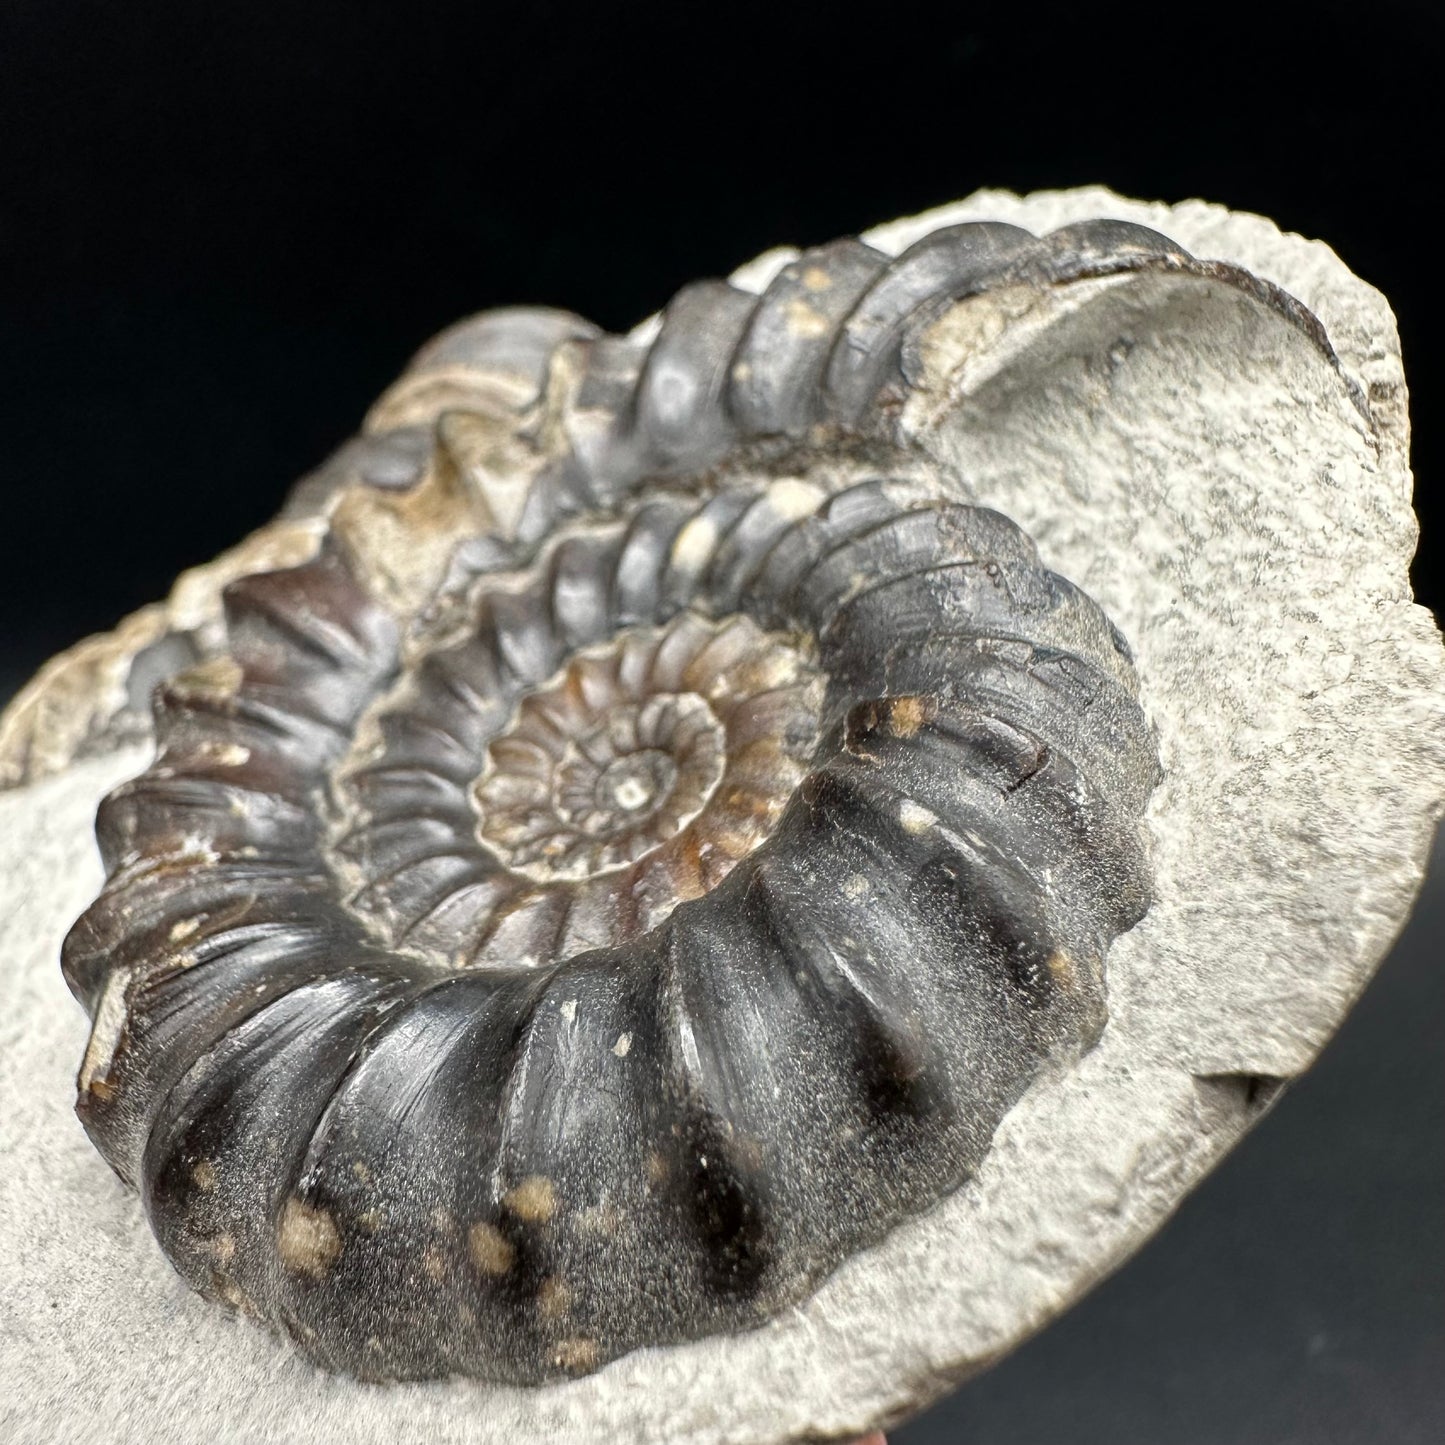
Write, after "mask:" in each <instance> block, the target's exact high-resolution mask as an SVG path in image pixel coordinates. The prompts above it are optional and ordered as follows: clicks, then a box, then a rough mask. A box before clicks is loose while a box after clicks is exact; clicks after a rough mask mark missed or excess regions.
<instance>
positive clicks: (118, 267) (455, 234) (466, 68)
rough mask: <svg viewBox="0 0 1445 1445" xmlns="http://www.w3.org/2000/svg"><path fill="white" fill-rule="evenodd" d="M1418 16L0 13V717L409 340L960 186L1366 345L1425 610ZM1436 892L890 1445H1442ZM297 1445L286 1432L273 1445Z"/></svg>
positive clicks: (243, 519) (832, 231)
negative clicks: (1216, 207)
mask: <svg viewBox="0 0 1445 1445" xmlns="http://www.w3.org/2000/svg"><path fill="white" fill-rule="evenodd" d="M1442 42H1445V22H1442V19H1441V18H1440V11H1439V10H1438V9H1436V7H1434V6H1432V5H1429V4H1424V3H1422V4H1418V5H1405V4H1401V3H1390V0H1374V3H1371V4H1362V3H1360V0H1352V3H1349V4H1340V3H1333V0H1316V3H1314V4H1311V5H1308V6H1286V5H1273V6H1272V5H1268V4H1255V5H1247V6H1241V5H1231V6H1227V7H1225V6H1214V7H1198V6H1193V7H1192V6H1187V5H1180V4H1178V3H1172V4H1170V3H1164V0H1159V3H1156V4H1153V5H1151V6H1148V7H1140V8H1138V9H1135V10H1130V9H1129V8H1128V7H1127V6H1121V5H1112V6H1108V7H1101V6H1098V5H1096V4H1082V3H1081V4H1078V5H1076V6H1073V7H1071V8H1068V9H1064V8H1058V7H1045V6H1041V5H1037V4H1028V3H1019V4H1014V5H1006V6H1005V5H991V6H987V7H975V6H970V5H968V4H957V5H954V6H951V7H948V8H942V9H937V10H931V9H929V8H927V7H925V6H920V5H883V4H877V3H874V4H872V5H868V6H859V7H857V8H856V9H844V8H842V7H836V6H834V7H829V6H820V5H817V4H812V5H807V6H796V7H790V6H787V5H784V4H772V5H754V4H745V3H737V4H728V5H700V4H699V5H688V4H685V3H681V0H674V3H672V4H667V5H654V4H641V3H639V4H630V5H615V4H614V5H609V4H602V3H594V4H590V5H576V6H570V5H559V4H546V3H533V4H531V5H528V6H526V7H525V8H524V7H521V6H494V5H488V4H485V3H476V0H473V3H471V4H459V3H455V4H453V3H441V0H394V3H391V4H375V3H352V4H349V5H345V6H343V5H340V4H337V5H322V4H317V3H303V0H292V3H287V4H275V3H263V0H246V3H231V0H209V3H205V4H200V3H196V0H144V3H142V4H132V5H122V4H116V3H114V0H4V4H3V6H0V497H3V509H0V698H3V697H5V696H7V695H8V694H9V692H11V691H13V689H14V688H15V687H16V686H18V685H19V683H20V682H21V681H23V679H24V678H25V677H26V676H27V675H28V674H29V673H30V672H31V671H32V670H33V669H34V668H35V667H36V666H37V665H38V664H39V663H40V662H41V661H43V660H44V658H45V657H46V656H48V655H49V654H50V653H52V652H54V651H56V650H57V649H59V648H61V647H63V646H66V645H67V644H69V643H70V642H72V641H74V640H75V639H76V638H77V637H78V636H80V635H81V634H83V633H86V632H90V631H94V630H98V629H102V628H106V627H109V626H110V625H112V624H113V623H114V622H115V621H116V620H117V619H118V618H119V617H120V616H121V615H122V614H124V613H125V612H127V611H129V610H131V609H133V608H134V607H136V606H139V605H140V604H142V603H145V602H148V601H151V600H153V599H154V598H156V597H159V596H160V595H162V594H163V593H164V592H165V590H166V589H167V587H168V585H169V583H170V581H171V579H172V577H173V576H174V574H175V573H176V571H177V570H178V569H179V568H181V567H183V566H186V565H190V564H193V563H197V562H201V561H204V560H206V559H207V558H209V557H210V556H212V555H213V554H214V553H215V552H217V551H219V550H220V549H221V548H223V547H225V546H227V545H229V544H230V543H232V542H233V541H235V540H236V539H237V538H239V537H240V536H241V535H242V534H243V533H245V532H246V531H248V530H250V529H251V528H253V527H255V526H257V525H259V524H260V523H262V522H263V521H264V520H265V519H266V518H267V517H268V516H269V515H270V514H271V513H272V512H273V511H274V510H275V508H276V507H277V505H278V504H279V502H280V500H281V498H282V495H283V493H284V491H285V489H286V488H287V486H288V485H289V484H290V483H291V482H292V481H293V480H294V479H295V477H297V476H298V475H299V474H300V473H301V472H303V471H305V470H306V469H308V468H309V467H311V466H312V465H314V464H315V463H316V462H317V461H319V460H320V459H321V457H322V456H323V455H324V454H325V453H326V452H327V451H328V450H329V449H330V448H331V447H333V446H334V445H336V444H337V443H338V442H340V441H341V440H342V439H343V438H344V437H345V436H346V435H347V434H348V433H349V432H351V431H352V430H353V429H354V428H355V426H356V424H357V423H358V421H359V419H360V416H361V414H362V412H363V410H364V409H365V407H366V405H367V404H368V403H369V401H370V400H371V399H372V398H373V397H374V396H375V395H376V394H377V393H378V392H379V391H380V390H381V389H382V387H383V386H384V385H385V384H386V383H387V382H388V381H389V380H390V379H391V378H392V377H393V376H394V375H395V373H396V372H397V371H398V370H399V369H400V367H401V365H402V364H403V363H404V361H405V359H406V357H407V355H408V354H409V353H410V352H411V351H412V350H413V349H414V348H415V347H416V346H417V345H419V344H420V343H421V342H422V341H423V340H424V339H425V338H426V337H427V336H428V335H429V334H430V333H431V332H433V331H434V330H436V329H438V328H439V327H441V326H442V325H444V324H446V323H448V322H450V321H452V320H454V319H456V318H457V317H459V316H462V315H464V314H466V313H468V312H471V311H475V310H479V309H481V308H483V307H487V306H492V305H498V304H505V303H514V302H541V303H547V304H552V305H558V306H564V307H570V308H572V309H574V310H576V311H579V312H581V313H583V314H584V315H587V316H589V317H591V318H592V319H594V320H596V321H598V322H600V323H602V324H603V325H605V326H607V327H608V328H609V329H613V330H617V329H625V328H626V327H628V326H630V325H631V324H633V323H634V322H635V321H637V320H638V319H639V318H641V317H642V316H644V315H646V314H647V313H649V312H651V311H653V310H655V309H656V308H657V307H658V306H659V305H660V304H661V303H662V302H664V301H665V300H666V299H667V297H668V296H669V295H670V294H671V293H672V292H673V291H674V290H675V289H676V288H677V287H678V286H679V285H681V284H682V283H683V282H685V281H687V280H690V279H693V278H694V277H697V276H703V275H710V274H723V273H726V272H727V271H728V270H730V269H732V267H734V266H735V265H737V264H738V263H739V262H741V261H743V260H746V259H747V258H749V257H750V256H752V255H754V254H755V253H757V252H758V251H761V250H763V249H765V248H767V247H769V246H772V245H774V244H778V243H780V242H795V243H810V242H816V241H822V240H826V239H829V238H831V237H833V236H836V235H841V234H846V233H852V232H856V231H858V230H860V229H863V228H865V227H867V226H868V225H871V224H873V223H875V222H877V221H880V220H886V219H890V218H892V217H894V216H900V215H906V214H910V213H912V212H915V211H918V210H920V209H922V208H924V207H927V206H930V205H935V204H939V203H941V202H944V201H947V200H952V199H955V198H957V197H960V196H963V195H965V194H967V193H968V192H970V191H972V190H974V189H975V188H977V187H978V186H981V185H993V186H1005V187H1009V188H1011V189H1016V190H1029V189H1033V188H1037V187H1045V186H1066V185H1075V184H1082V183H1085V182H1093V181H1102V182H1105V183H1107V184H1110V185H1112V186H1113V187H1115V188H1116V189H1118V190H1120V191H1122V192H1124V193H1126V194H1132V195H1139V196H1144V197H1148V198H1158V199H1164V200H1180V199H1184V198H1186V197H1189V196H1194V195H1202V196H1204V197H1206V198H1208V199H1211V200H1215V201H1220V202H1224V203H1226V204H1228V205H1230V206H1233V207H1236V208H1241V209H1246V210H1256V211H1261V212H1263V213H1265V214H1267V215H1270V216H1272V217H1273V218H1274V219H1275V220H1277V221H1278V222H1279V223H1280V224H1281V225H1282V226H1284V227H1285V228H1287V229H1290V230H1297V231H1300V232H1303V233H1304V234H1306V235H1310V236H1319V237H1323V238H1324V239H1326V240H1328V241H1329V242H1330V243H1331V244H1332V245H1333V246H1334V247H1335V249H1336V250H1337V251H1338V252H1339V253H1340V254H1341V255H1342V256H1343V257H1344V259H1345V260H1346V262H1347V263H1348V264H1349V265H1350V266H1351V267H1352V268H1353V269H1354V270H1355V271H1356V272H1358V273H1359V274H1360V275H1362V276H1364V277H1365V278H1366V279H1368V280H1370V281H1371V282H1373V283H1374V284H1376V285H1377V286H1379V287H1380V288H1381V289H1382V290H1383V291H1384V292H1385V293H1386V294H1387V295H1388V296H1389V297H1390V299H1391V301H1392V302H1393V304H1394V306H1395V309H1396V312H1397V313H1398V315H1399V320H1400V331H1401V335H1402V338H1403V343H1404V350H1405V357H1406V367H1407V372H1408V375H1409V380H1410V384H1411V390H1412V393H1413V395H1414V397H1415V406H1414V411H1415V419H1416V423H1417V428H1418V431H1417V436H1416V440H1415V452H1414V456H1415V466H1416V473H1417V478H1418V482H1417V494H1416V496H1417V509H1418V511H1419V514H1420V517H1421V521H1422V543H1421V549H1420V554H1419V557H1418V558H1417V563H1416V569H1415V579H1416V586H1417V590H1418V592H1419V594H1420V596H1421V598H1422V600H1424V601H1426V602H1428V603H1429V604H1431V605H1432V606H1434V607H1435V608H1436V609H1437V611H1438V610H1439V609H1441V608H1442V607H1445V594H1442V580H1441V568H1440V565H1439V558H1440V556H1441V554H1442V551H1445V484H1442V481H1441V442H1440V430H1439V428H1438V427H1437V426H1436V425H1435V424H1434V423H1435V417H1436V408H1435V406H1434V405H1433V401H1434V398H1436V397H1437V396H1438V395H1439V386H1440V374H1439V360H1438V356H1439V351H1438V347H1437V346H1435V345H1434V344H1433V343H1434V342H1435V339H1436V338H1437V337H1438V336H1439V335H1440V334H1441V321H1442V318H1441V315H1440V310H1441V308H1440V299H1439V298H1440V281H1439V277H1438V275H1437V273H1436V271H1435V267H1434V251H1435V241H1434V232H1433V230H1432V222H1433V212H1434V203H1435V201H1436V191H1437V189H1438V184H1439V142H1440V134H1439V120H1440V114H1441V105H1440V88H1441V85H1442V80H1441V73H1442V62H1445V43H1442ZM1442 923H1445V853H1442V850H1437V858H1436V865H1435V867H1434V869H1433V870H1432V882H1431V884H1430V885H1429V887H1428V888H1427V893H1426V897H1425V900H1424V901H1423V902H1422V904H1421V906H1420V908H1419V910H1418V911H1417V914H1416V917H1415V920H1414V922H1413V923H1412V925H1411V928H1410V930H1409V932H1408V933H1407V935H1406V937H1405V939H1404V940H1403V941H1402V943H1401V945H1400V946H1399V947H1398V948H1397V950H1396V951H1395V954H1394V955H1393V956H1392V958H1391V960H1390V961H1389V962H1388V963H1387V965H1386V966H1385V968H1384V970H1383V972H1382V974H1381V976H1380V978H1379V980H1378V981H1377V982H1376V983H1375V984H1374V985H1373V986H1372V988H1371V989H1370V991H1369V992H1368V994H1367V995H1366V996H1365V998H1364V1000H1363V1001H1362V1003H1361V1004H1360V1006H1359V1008H1358V1009H1357V1010H1356V1012H1355V1014H1354V1015H1353V1016H1352V1017H1351V1019H1350V1020H1349V1021H1348V1022H1347V1023H1346V1025H1345V1027H1344V1029H1343V1030H1342V1032H1341V1035H1340V1037H1339V1039H1338V1040H1337V1042H1335V1043H1334V1044H1333V1045H1332V1046H1331V1047H1330V1049H1329V1050H1328V1051H1327V1053H1326V1055H1325V1057H1324V1059H1323V1061H1322V1062H1321V1064H1320V1065H1319V1067H1318V1068H1317V1069H1316V1070H1315V1071H1314V1072H1313V1073H1312V1074H1311V1075H1310V1076H1309V1077H1307V1078H1306V1079H1305V1080H1304V1081H1303V1082H1302V1083H1301V1084H1299V1085H1298V1086H1297V1087H1296V1088H1295V1090H1294V1091H1293V1092H1292V1093H1291V1094H1290V1095H1289V1096H1287V1097H1286V1098H1285V1100H1284V1102H1283V1103H1282V1105H1281V1106H1280V1107H1279V1108H1278V1109H1277V1110H1276V1111H1275V1112H1274V1113H1273V1114H1271V1115H1270V1116H1269V1117H1268V1118H1267V1120H1266V1121H1265V1122H1264V1124H1262V1125H1261V1127H1260V1128H1259V1130H1258V1132H1257V1133H1256V1134H1254V1135H1253V1136H1252V1137H1251V1138H1250V1139H1249V1140H1248V1141H1246V1143H1245V1144H1244V1145H1243V1146H1242V1147H1241V1148H1240V1150H1239V1151H1238V1152H1237V1153H1236V1154H1235V1155H1234V1156H1233V1157H1232V1158H1231V1159H1230V1161H1229V1162H1228V1163H1227V1164H1226V1165H1225V1166H1224V1167H1223V1168H1222V1169H1221V1170H1220V1171H1219V1172H1218V1174H1216V1175H1215V1176H1214V1177H1213V1178H1212V1179H1211V1180H1209V1181H1208V1182H1207V1183H1206V1184H1205V1185H1204V1186H1203V1187H1202V1188H1201V1189H1200V1190H1199V1192H1198V1193H1197V1194H1195V1195H1194V1196H1193V1197H1192V1198H1191V1199H1190V1200H1189V1201H1188V1202H1187V1203H1186V1204H1185V1205H1184V1207H1183V1209H1182V1210H1181V1211H1180V1214H1179V1215H1178V1217H1177V1219H1176V1220H1175V1221H1174V1222H1173V1223H1172V1224H1171V1225H1170V1226H1169V1227H1168V1228H1167V1229H1166V1230H1165V1231H1164V1232H1163V1234H1162V1235H1161V1236H1159V1237H1158V1238H1157V1239H1156V1240H1155V1241H1154V1243H1152V1244H1151V1245H1150V1246H1148V1248H1146V1250H1145V1251H1144V1252H1143V1253H1142V1255H1141V1256H1140V1257H1139V1258H1138V1259H1137V1260H1135V1261H1134V1262H1133V1263H1132V1264H1130V1265H1129V1266H1128V1267H1127V1268H1126V1269H1125V1270H1124V1271H1122V1272H1121V1273H1120V1274H1119V1275H1118V1276H1116V1277H1115V1278H1114V1279H1112V1280H1110V1281H1108V1282H1107V1283H1105V1284H1104V1285H1103V1286H1102V1287H1100V1288H1099V1289H1098V1290H1097V1291H1096V1292H1095V1293H1094V1294H1093V1295H1092V1296H1091V1297H1090V1298H1089V1299H1088V1300H1087V1301H1086V1302H1085V1303H1084V1304H1083V1305H1081V1306H1080V1307H1079V1308H1078V1309H1076V1310H1075V1311H1074V1312H1073V1313H1072V1314H1071V1315H1069V1316H1067V1317H1066V1318H1065V1319H1064V1320H1063V1321H1062V1322H1061V1323H1060V1324H1059V1325H1057V1326H1056V1327H1054V1328H1052V1329H1051V1330H1049V1331H1047V1332H1046V1333H1045V1334H1044V1335H1043V1336H1041V1337H1040V1338H1039V1339H1037V1340H1035V1341H1034V1342H1032V1343H1031V1344H1029V1345H1027V1346H1026V1347H1024V1348H1023V1349H1022V1350H1020V1351H1019V1352H1018V1353H1017V1354H1016V1355H1014V1356H1013V1357H1012V1358H1011V1359H1009V1360H1008V1361H1006V1362H1005V1363H1004V1364H1002V1365H1001V1366H999V1367H998V1368H997V1369H996V1370H995V1371H993V1372H992V1373H991V1374H989V1375H987V1376H984V1377H982V1378H981V1379H979V1380H978V1381H976V1382H974V1383H973V1384H971V1385H970V1386H968V1387H967V1388H966V1389H965V1390H963V1391H962V1392H960V1393H959V1394H958V1395H957V1396H955V1397H954V1398H953V1399H952V1400H950V1401H948V1402H947V1403H945V1404H944V1405H942V1406H940V1407H938V1408H937V1409H936V1410H934V1411H933V1412H931V1413H930V1414H929V1415H927V1416H926V1417H924V1418H923V1419H921V1420H920V1421H918V1422H915V1423H914V1424H912V1425H908V1426H904V1427H902V1428H900V1429H899V1430H898V1431H896V1432H895V1434H894V1440H895V1442H896V1445H925V1442H930V1441H933V1442H942V1441H959V1442H969V1445H1004V1442H1020V1445H1023V1442H1031V1445H1048V1442H1055V1441H1058V1442H1070V1445H1093V1442H1099V1445H1132V1442H1139V1445H1185V1442H1188V1445H1204V1442H1210V1445H1212V1442H1219V1445H1256V1442H1258V1445H1264V1442H1270V1445H1275V1442H1311V1445H1313V1442H1319V1445H1345V1442H1350V1445H1354V1442H1376V1441H1380V1442H1396V1441H1399V1442H1413V1441H1421V1442H1424V1441H1437V1440H1440V1439H1442V1438H1445V1210H1442V1207H1441V1206H1442V1202H1445V1107H1442V1104H1445V1087H1442V1085H1445V1071H1442V1050H1441V1048H1440V1036H1441V1031H1442V1021H1445V989H1442V983H1441V972H1440V967H1439V963H1440V959H1439V940H1440V937H1441V933H1442ZM303 1437H304V1431H303V1429H302V1427H300V1426H299V1425H298V1438H303Z"/></svg>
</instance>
